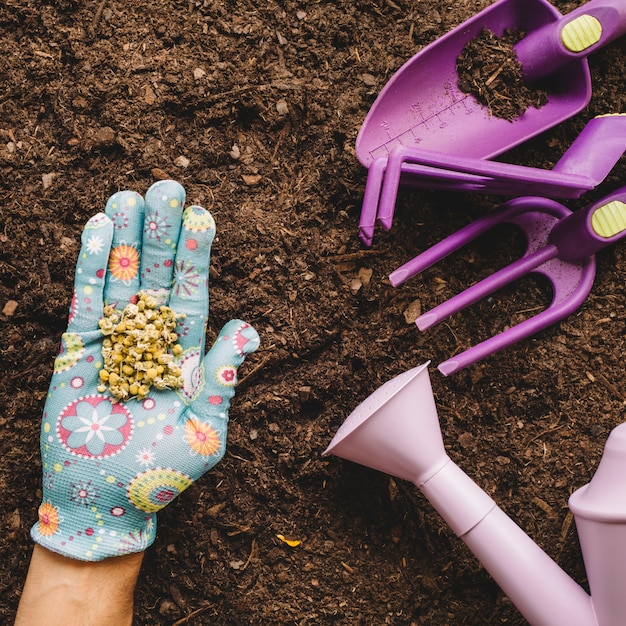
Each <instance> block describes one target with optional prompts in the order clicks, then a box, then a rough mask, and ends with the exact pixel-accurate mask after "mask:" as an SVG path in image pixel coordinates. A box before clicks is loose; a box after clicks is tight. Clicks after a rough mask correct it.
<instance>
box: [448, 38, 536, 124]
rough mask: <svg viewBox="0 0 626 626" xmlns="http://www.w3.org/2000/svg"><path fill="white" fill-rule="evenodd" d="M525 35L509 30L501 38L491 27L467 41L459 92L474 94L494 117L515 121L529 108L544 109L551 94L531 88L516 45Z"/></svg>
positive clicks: (459, 67) (461, 60)
mask: <svg viewBox="0 0 626 626" xmlns="http://www.w3.org/2000/svg"><path fill="white" fill-rule="evenodd" d="M523 36H524V33H523V32H521V31H516V30H511V29H508V30H506V31H505V32H504V34H503V35H502V37H497V36H496V35H494V34H493V33H492V32H491V31H490V30H489V29H488V28H485V29H484V30H483V31H482V33H481V34H480V36H478V37H476V38H475V39H472V40H470V41H468V42H467V44H466V45H465V47H464V48H463V51H462V52H461V54H460V55H459V57H458V59H457V63H456V67H457V71H458V73H459V89H461V91H463V92H464V93H469V94H471V95H473V96H474V97H475V98H476V100H478V102H480V103H481V104H484V105H485V106H486V107H487V108H488V109H489V111H490V112H491V114H492V115H493V116H494V117H501V118H502V119H505V120H509V121H510V122H512V121H513V120H515V118H517V117H519V116H520V115H522V114H523V113H524V111H526V109H528V108H529V107H534V108H536V109H540V108H541V107H542V106H544V105H545V104H546V103H547V102H548V92H547V91H546V90H545V89H543V88H541V87H538V86H536V85H527V84H526V83H525V82H524V80H523V77H522V64H521V63H520V62H519V61H518V60H517V57H516V55H515V50H514V46H515V44H516V43H517V42H518V41H519V40H520V39H521V38H522V37H523Z"/></svg>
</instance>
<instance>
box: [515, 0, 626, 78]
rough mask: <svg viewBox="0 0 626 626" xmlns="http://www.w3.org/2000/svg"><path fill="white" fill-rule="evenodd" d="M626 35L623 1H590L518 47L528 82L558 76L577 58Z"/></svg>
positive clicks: (528, 35) (532, 33) (516, 48)
mask: <svg viewBox="0 0 626 626" xmlns="http://www.w3.org/2000/svg"><path fill="white" fill-rule="evenodd" d="M624 33H626V3H624V2H623V0H590V2H587V3H586V4H584V5H583V6H581V7H579V8H578V9H576V10H574V11H572V12H571V13H568V14H567V15H565V16H563V17H561V18H559V19H558V20H556V21H554V22H551V23H550V24H546V25H545V26H542V27H541V28H538V29H536V30H534V31H532V32H530V33H528V34H527V35H526V36H525V37H523V38H522V39H521V40H520V41H519V42H518V43H517V44H516V45H515V52H516V54H517V58H518V61H519V62H520V63H521V64H522V72H523V74H524V77H525V79H526V80H527V81H535V80H539V79H541V78H545V77H547V76H550V75H551V74H554V73H555V72H556V71H558V70H559V69H560V68H561V67H563V66H564V65H566V64H567V63H568V62H570V61H572V60H573V59H579V58H583V57H586V56H587V55H589V54H591V53H592V52H594V50H597V49H598V48H600V47H601V46H605V45H607V44H608V43H610V42H611V41H613V40H614V39H617V38H618V37H620V36H621V35H623V34H624Z"/></svg>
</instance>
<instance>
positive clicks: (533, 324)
mask: <svg viewBox="0 0 626 626" xmlns="http://www.w3.org/2000/svg"><path fill="white" fill-rule="evenodd" d="M579 271H580V279H579V281H578V286H577V287H576V289H575V290H574V291H573V292H572V293H571V294H569V295H568V296H567V297H566V298H563V299H561V300H559V299H558V298H556V297H555V299H554V300H553V302H552V304H551V305H550V306H549V307H548V308H547V309H545V310H544V311H542V312H541V313H539V314H537V315H535V316H533V317H531V318H529V319H527V320H524V321H523V322H520V323H519V324H517V325H515V326H512V327H511V328H508V329H507V330H504V331H502V332H501V333H499V334H497V335H494V336H493V337H490V338H489V339H486V340H485V341H482V342H481V343H478V344H476V345H475V346H472V347H471V348H468V349H467V350H465V351H464V352H461V353H460V354H457V355H456V356H454V357H452V358H450V359H448V360H446V361H444V362H443V363H441V364H439V365H438V366H437V369H438V370H439V371H440V372H441V373H442V374H443V375H444V376H448V375H449V374H453V373H454V372H457V371H458V370H460V369H463V368H464V367H467V366H468V365H472V363H476V362H477V361H480V360H482V359H484V358H485V357H487V356H490V355H492V354H494V353H495V352H498V351H500V350H502V349H503V348H506V347H508V346H510V345H512V344H514V343H517V342H518V341H521V340H522V339H526V338H527V337H530V336H531V335H534V334H535V333H537V332H539V331H540V330H543V329H544V328H547V327H548V326H550V325H552V324H554V323H555V322H558V321H559V320H561V319H563V318H565V317H567V316H568V315H570V314H571V313H572V312H573V311H575V310H576V309H577V308H578V307H579V306H580V305H581V304H582V303H583V301H584V300H585V298H586V297H587V295H588V294H589V292H590V291H591V287H592V286H593V280H594V277H595V261H594V259H593V258H591V257H590V258H588V259H586V260H585V261H584V262H583V263H582V265H580V268H579ZM548 277H550V275H549V274H548Z"/></svg>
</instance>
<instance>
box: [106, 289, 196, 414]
mask: <svg viewBox="0 0 626 626" xmlns="http://www.w3.org/2000/svg"><path fill="white" fill-rule="evenodd" d="M137 298H138V299H137V302H136V303H131V304H128V305H127V306H126V307H125V309H124V310H123V311H118V310H117V309H115V308H114V307H112V306H106V307H104V311H103V317H102V318H101V319H100V320H99V326H100V330H101V331H102V334H103V335H104V337H105V338H104V339H103V340H102V359H103V367H102V369H101V370H100V372H99V378H100V384H99V385H98V391H99V392H100V393H104V392H105V391H106V390H107V389H108V390H109V392H110V394H111V395H112V396H113V402H119V401H122V402H123V401H125V400H130V399H131V398H137V399H139V400H141V399H143V398H145V397H146V396H147V395H148V393H149V392H150V389H151V388H152V387H155V388H156V389H178V388H180V387H182V386H183V378H182V372H181V369H180V367H179V366H178V365H177V364H176V360H175V357H177V356H180V355H181V354H182V352H183V348H182V346H181V345H180V344H179V343H177V342H178V335H177V334H176V332H175V331H176V324H177V320H178V319H180V318H182V317H185V316H184V315H180V314H177V313H175V312H174V311H173V310H172V309H171V308H170V307H168V306H165V305H161V306H158V304H157V300H156V298H154V297H153V296H151V295H149V294H147V293H144V292H141V293H139V294H138V296H137Z"/></svg>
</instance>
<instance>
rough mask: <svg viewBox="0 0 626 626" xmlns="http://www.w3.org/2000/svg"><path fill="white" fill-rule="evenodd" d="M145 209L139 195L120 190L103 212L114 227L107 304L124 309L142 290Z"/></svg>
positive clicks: (106, 293) (107, 281) (107, 282)
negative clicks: (141, 273) (142, 241)
mask: <svg viewBox="0 0 626 626" xmlns="http://www.w3.org/2000/svg"><path fill="white" fill-rule="evenodd" d="M143 207H144V202H143V198H142V197H141V196H140V195H139V194H138V193H135V192H134V191H119V192H118V193H116V194H113V195H112V196H111V197H110V198H109V200H108V202H107V204H106V208H105V210H104V211H105V213H106V215H107V216H108V217H109V218H110V219H111V221H112V222H113V226H114V231H113V246H112V248H111V253H110V254H109V267H108V274H107V279H106V285H105V288H104V301H105V303H106V304H110V305H113V306H116V307H117V308H121V309H123V308H124V307H125V306H126V304H128V302H130V300H131V298H132V297H133V296H134V295H136V293H137V292H138V291H139V259H140V257H141V232H142V230H143V214H144V211H143ZM119 305H121V306H119Z"/></svg>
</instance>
